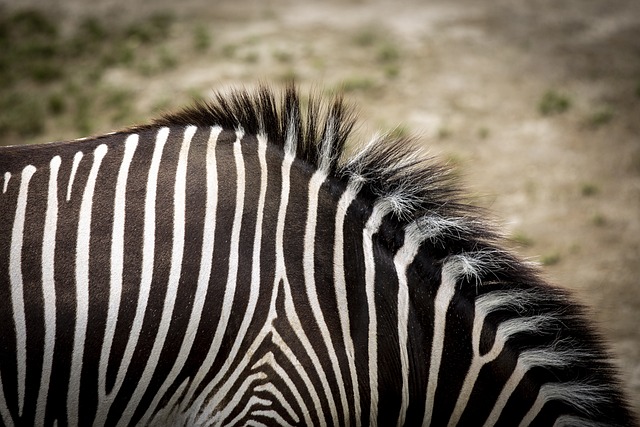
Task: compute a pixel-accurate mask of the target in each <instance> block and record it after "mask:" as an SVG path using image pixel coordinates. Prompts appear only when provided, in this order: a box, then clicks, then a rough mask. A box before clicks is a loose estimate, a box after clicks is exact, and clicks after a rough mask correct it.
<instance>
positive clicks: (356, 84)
mask: <svg viewBox="0 0 640 427" xmlns="http://www.w3.org/2000/svg"><path fill="white" fill-rule="evenodd" d="M374 87H375V82H374V81H373V80H372V79H370V78H368V77H351V78H348V79H346V80H344V81H343V82H342V90H344V91H345V92H367V91H369V90H371V89H373V88H374Z"/></svg>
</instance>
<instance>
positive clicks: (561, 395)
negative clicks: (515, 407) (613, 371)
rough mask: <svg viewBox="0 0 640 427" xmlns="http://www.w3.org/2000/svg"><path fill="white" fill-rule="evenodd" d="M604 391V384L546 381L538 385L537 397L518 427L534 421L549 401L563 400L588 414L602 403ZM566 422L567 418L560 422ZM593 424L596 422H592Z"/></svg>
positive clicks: (605, 388) (605, 389)
mask: <svg viewBox="0 0 640 427" xmlns="http://www.w3.org/2000/svg"><path fill="white" fill-rule="evenodd" d="M606 393H607V387H606V386H600V385H592V384H584V383H581V382H578V381H569V382H556V383H546V384H544V385H542V386H541V387H540V390H539V392H538V397H537V398H536V400H535V402H533V405H532V406H531V408H530V409H529V411H528V412H527V413H526V414H525V416H524V418H523V419H522V421H521V422H520V427H525V426H528V425H530V424H531V423H532V422H533V421H535V419H536V417H537V416H538V414H539V413H540V411H541V410H542V408H543V407H544V405H545V404H546V403H547V402H551V401H557V402H564V403H565V404H566V405H568V406H572V407H574V408H576V409H577V410H578V412H581V413H583V414H585V415H587V416H588V415H590V414H592V413H593V412H596V411H597V409H595V408H598V406H599V404H601V403H602V400H603V396H605V395H606ZM605 398H606V397H605ZM576 421H577V420H576ZM568 422H569V420H567V419H565V421H564V422H562V420H561V423H562V424H565V425H566V424H567V423H568ZM561 423H558V424H561ZM589 424H591V423H587V424H585V423H581V424H577V425H586V426H588V425H589ZM593 424H596V423H595V422H594V423H593ZM593 424H591V425H593Z"/></svg>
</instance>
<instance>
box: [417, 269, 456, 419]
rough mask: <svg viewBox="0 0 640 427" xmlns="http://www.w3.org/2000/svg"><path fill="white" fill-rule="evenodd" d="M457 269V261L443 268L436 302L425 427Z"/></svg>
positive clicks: (431, 409) (434, 392)
mask: <svg viewBox="0 0 640 427" xmlns="http://www.w3.org/2000/svg"><path fill="white" fill-rule="evenodd" d="M456 267H457V262H456V261H450V262H448V263H446V264H445V265H444V266H443V267H442V271H441V276H442V279H441V283H440V287H439V288H438V292H437V293H436V298H435V302H434V314H433V316H434V319H433V344H432V347H431V360H430V364H429V382H428V383H427V395H426V403H425V409H424V419H423V421H422V425H423V427H426V426H429V425H431V415H432V413H433V402H434V398H435V395H436V389H437V387H438V374H439V373H440V362H441V361H442V351H443V347H444V333H445V326H446V319H447V310H448V309H449V303H450V302H451V299H452V298H453V295H454V293H455V285H456V281H457V279H458V274H457V270H456Z"/></svg>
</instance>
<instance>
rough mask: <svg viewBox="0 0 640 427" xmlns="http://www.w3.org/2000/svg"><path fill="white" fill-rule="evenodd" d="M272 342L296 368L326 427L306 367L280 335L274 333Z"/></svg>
mask: <svg viewBox="0 0 640 427" xmlns="http://www.w3.org/2000/svg"><path fill="white" fill-rule="evenodd" d="M272 340H273V343H274V344H275V345H276V346H277V347H278V348H279V349H280V351H282V354H283V355H284V356H285V357H286V358H287V359H289V362H290V363H291V364H292V365H293V367H294V368H295V370H296V372H297V373H298V375H299V376H300V378H301V379H302V382H304V385H305V387H306V388H307V391H308V392H309V394H310V395H311V401H312V402H313V408H315V410H316V411H318V417H319V418H320V425H321V426H326V425H327V421H326V420H325V417H324V411H323V409H322V405H321V403H320V396H318V392H317V391H316V386H315V384H314V383H313V382H311V379H310V378H309V374H307V371H305V369H304V366H303V365H302V363H301V362H300V360H298V358H297V357H296V355H295V353H294V352H293V351H292V350H291V348H289V346H288V345H287V343H286V342H285V340H284V339H282V337H281V336H280V334H278V333H277V332H276V331H273V339H272ZM303 415H308V413H305V414H303ZM305 420H306V416H305ZM307 425H312V424H307ZM333 425H337V424H333Z"/></svg>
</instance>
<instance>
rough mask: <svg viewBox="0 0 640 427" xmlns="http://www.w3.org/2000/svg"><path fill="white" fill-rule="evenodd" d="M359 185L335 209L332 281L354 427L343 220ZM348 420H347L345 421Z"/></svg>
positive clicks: (356, 392) (356, 395) (356, 393)
mask: <svg viewBox="0 0 640 427" xmlns="http://www.w3.org/2000/svg"><path fill="white" fill-rule="evenodd" d="M360 187H361V185H357V184H356V185H354V184H352V183H349V185H348V186H347V189H346V190H345V192H344V193H343V194H342V196H341V197H340V200H339V201H338V207H337V209H336V227H335V240H334V244H333V280H334V284H335V292H336V303H337V305H338V307H342V308H344V309H341V310H338V317H339V319H340V328H341V330H342V337H343V341H344V348H345V351H346V353H347V359H348V363H349V374H350V375H351V385H352V386H353V406H354V408H355V419H356V427H360V425H361V423H362V420H361V418H362V408H360V387H359V384H358V373H357V371H356V362H355V350H354V346H353V339H352V338H351V325H350V320H349V311H348V310H347V308H348V306H349V303H348V300H347V284H346V278H345V272H344V265H345V259H344V220H345V218H346V215H347V211H348V209H349V206H350V205H351V203H352V202H353V201H354V200H355V198H356V195H357V194H358V191H360ZM347 420H348V419H347Z"/></svg>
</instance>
